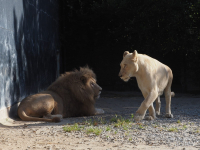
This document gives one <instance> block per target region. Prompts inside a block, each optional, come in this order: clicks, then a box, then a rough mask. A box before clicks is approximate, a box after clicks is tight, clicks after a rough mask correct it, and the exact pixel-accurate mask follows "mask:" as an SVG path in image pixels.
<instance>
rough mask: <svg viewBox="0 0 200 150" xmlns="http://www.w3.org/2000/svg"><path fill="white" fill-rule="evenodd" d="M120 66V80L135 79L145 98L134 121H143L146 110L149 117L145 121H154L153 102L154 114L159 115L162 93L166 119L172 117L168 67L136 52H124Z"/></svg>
mask: <svg viewBox="0 0 200 150" xmlns="http://www.w3.org/2000/svg"><path fill="white" fill-rule="evenodd" d="M120 65H121V70H120V73H119V76H120V77H121V79H122V80H124V81H128V80H129V79H130V78H131V77H136V80H137V83H138V87H139V88H140V90H141V92H142V94H143V96H144V98H145V100H144V101H143V102H142V104H141V106H140V107H139V108H138V110H137V112H136V115H135V120H137V121H138V120H141V119H143V118H144V116H145V113H146V110H147V109H148V110H149V117H147V118H146V119H150V120H152V119H155V118H156V114H155V110H154V107H153V102H154V101H155V100H156V113H157V114H158V115H159V114H160V105H161V102H160V95H162V94H163V92H164V93H165V99H166V117H173V115H172V114H171V96H174V93H173V92H171V84H172V79H173V74H172V71H171V69H170V68H169V67H168V66H166V65H164V64H162V63H161V62H159V61H157V60H156V59H153V58H151V57H149V56H147V55H143V54H138V53H137V51H136V50H135V51H134V52H133V53H129V52H128V51H125V52H124V57H123V60H122V62H121V64H120Z"/></svg>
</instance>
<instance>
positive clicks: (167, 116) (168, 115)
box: [165, 114, 174, 118]
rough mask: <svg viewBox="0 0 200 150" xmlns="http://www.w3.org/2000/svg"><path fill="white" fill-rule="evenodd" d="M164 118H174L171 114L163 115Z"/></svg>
mask: <svg viewBox="0 0 200 150" xmlns="http://www.w3.org/2000/svg"><path fill="white" fill-rule="evenodd" d="M165 117H166V118H173V117H174V116H173V115H172V114H165Z"/></svg>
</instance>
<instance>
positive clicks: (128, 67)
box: [119, 51, 138, 82]
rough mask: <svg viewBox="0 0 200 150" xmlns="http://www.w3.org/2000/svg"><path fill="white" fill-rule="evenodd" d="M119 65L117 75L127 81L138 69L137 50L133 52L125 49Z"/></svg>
mask: <svg viewBox="0 0 200 150" xmlns="http://www.w3.org/2000/svg"><path fill="white" fill-rule="evenodd" d="M120 66H121V69H120V72H119V77H120V78H121V79H122V80H124V81H125V82H127V81H128V80H129V79H130V78H131V77H134V75H135V73H136V72H137V71H138V64H137V51H134V52H133V53H129V52H128V51H125V52H124V55H123V60H122V62H121V63H120Z"/></svg>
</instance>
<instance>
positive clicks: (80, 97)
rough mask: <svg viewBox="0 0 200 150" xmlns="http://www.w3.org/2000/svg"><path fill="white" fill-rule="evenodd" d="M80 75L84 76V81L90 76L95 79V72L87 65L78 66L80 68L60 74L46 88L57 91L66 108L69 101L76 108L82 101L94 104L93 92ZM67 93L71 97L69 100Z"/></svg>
mask: <svg viewBox="0 0 200 150" xmlns="http://www.w3.org/2000/svg"><path fill="white" fill-rule="evenodd" d="M81 77H85V79H86V82H87V81H88V80H89V79H90V78H94V79H95V80H96V75H95V73H94V72H93V71H92V70H91V69H90V68H89V67H83V68H82V67H80V70H77V69H75V70H74V71H70V72H65V73H64V74H62V75H61V76H60V77H59V78H58V79H57V80H56V81H55V82H54V83H52V84H51V85H50V86H49V87H48V89H47V90H48V91H53V92H55V93H57V94H58V95H59V96H60V97H61V98H62V99H63V104H64V105H65V108H68V109H70V108H69V106H67V104H69V103H70V104H71V105H73V103H74V105H75V106H76V107H77V108H78V106H79V105H83V103H85V104H87V105H94V103H95V101H94V93H92V92H91V90H90V89H89V88H88V87H87V86H86V85H85V84H84V83H83V82H82V81H81ZM69 95H70V96H71V97H73V101H72V100H71V101H70V102H69V100H68V97H69ZM66 111H67V110H66ZM70 111H71V110H70ZM66 113H67V112H66ZM68 114H69V113H68Z"/></svg>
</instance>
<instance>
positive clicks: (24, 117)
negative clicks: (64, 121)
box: [18, 110, 60, 122]
mask: <svg viewBox="0 0 200 150" xmlns="http://www.w3.org/2000/svg"><path fill="white" fill-rule="evenodd" d="M18 115H19V117H20V118H21V119H22V120H23V121H46V122H60V118H59V117H54V118H52V119H47V118H37V117H30V116H27V115H26V113H25V112H24V111H23V110H21V112H19V111H18Z"/></svg>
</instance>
